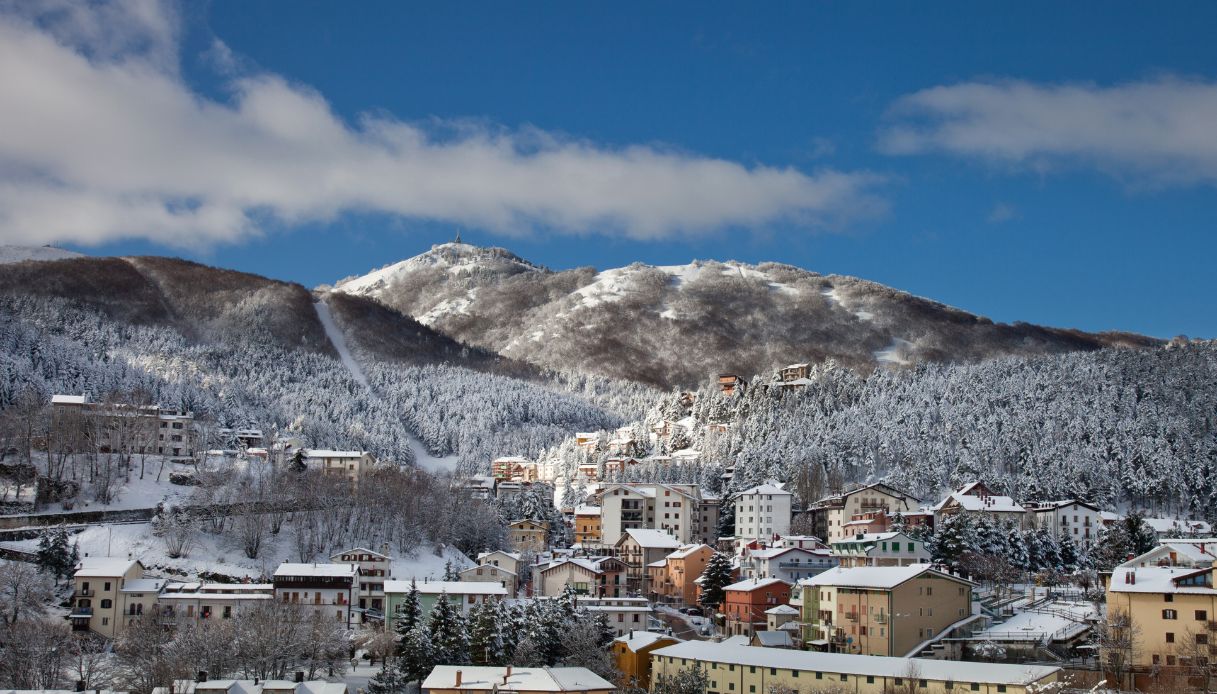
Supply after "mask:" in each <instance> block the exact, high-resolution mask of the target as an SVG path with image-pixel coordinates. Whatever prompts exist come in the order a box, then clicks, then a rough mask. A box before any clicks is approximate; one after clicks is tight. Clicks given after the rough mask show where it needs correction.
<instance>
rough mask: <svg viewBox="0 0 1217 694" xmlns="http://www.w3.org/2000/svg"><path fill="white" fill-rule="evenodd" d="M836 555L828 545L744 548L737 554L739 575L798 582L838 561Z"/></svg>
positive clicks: (832, 565)
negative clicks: (738, 556)
mask: <svg viewBox="0 0 1217 694" xmlns="http://www.w3.org/2000/svg"><path fill="white" fill-rule="evenodd" d="M837 563H838V562H837V558H836V557H834V556H833V555H832V553H831V552H830V551H829V550H827V549H821V548H816V549H804V548H802V547H765V548H763V549H749V548H745V549H744V550H743V554H741V555H740V562H739V567H740V577H741V578H780V579H782V580H783V581H786V582H787V583H792V584H793V583H798V582H799V581H800V580H802V579H804V578H811V577H812V576H815V575H816V574H818V573H821V572H823V571H827V570H829V569H831V568H832V567H834V566H836V565H837Z"/></svg>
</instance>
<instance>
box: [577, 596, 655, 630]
mask: <svg viewBox="0 0 1217 694" xmlns="http://www.w3.org/2000/svg"><path fill="white" fill-rule="evenodd" d="M575 606H576V607H578V608H579V609H583V610H587V611H588V612H598V613H601V614H604V615H605V617H607V618H608V624H609V627H610V628H611V629H612V630H613V633H614V634H615V635H617V636H624V635H626V634H628V633H630V631H645V630H646V629H647V628H648V626H647V625H648V624H649V623H650V621H651V615H653V614H655V610H654V609H652V608H651V603H650V602H648V601H647V599H646V598H585V597H582V596H580V597H577V598H575Z"/></svg>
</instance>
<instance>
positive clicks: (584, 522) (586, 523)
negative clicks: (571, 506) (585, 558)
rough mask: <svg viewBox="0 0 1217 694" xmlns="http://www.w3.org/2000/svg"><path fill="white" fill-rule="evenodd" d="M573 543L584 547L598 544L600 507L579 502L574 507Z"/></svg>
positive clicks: (593, 546) (587, 547) (595, 546)
mask: <svg viewBox="0 0 1217 694" xmlns="http://www.w3.org/2000/svg"><path fill="white" fill-rule="evenodd" d="M574 516H575V518H574V525H575V544H577V545H579V546H580V547H583V548H584V549H589V548H597V547H599V546H600V537H601V530H600V507H599V506H590V505H588V504H580V505H578V506H576V507H575V514H574Z"/></svg>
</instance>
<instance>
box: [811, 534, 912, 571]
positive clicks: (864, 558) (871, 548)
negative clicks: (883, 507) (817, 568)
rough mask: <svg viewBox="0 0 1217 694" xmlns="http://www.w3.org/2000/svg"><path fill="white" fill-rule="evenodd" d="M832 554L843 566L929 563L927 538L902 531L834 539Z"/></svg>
mask: <svg viewBox="0 0 1217 694" xmlns="http://www.w3.org/2000/svg"><path fill="white" fill-rule="evenodd" d="M832 556H834V557H836V558H837V560H838V561H840V563H841V566H844V567H853V566H908V565H909V564H926V563H929V561H930V551H929V550H927V549H926V548H925V542H923V541H921V540H914V539H913V538H911V537H909V536H908V535H906V534H904V533H902V532H889V533H875V534H862V535H854V536H853V537H850V538H847V539H844V540H836V541H835V542H833V543H832Z"/></svg>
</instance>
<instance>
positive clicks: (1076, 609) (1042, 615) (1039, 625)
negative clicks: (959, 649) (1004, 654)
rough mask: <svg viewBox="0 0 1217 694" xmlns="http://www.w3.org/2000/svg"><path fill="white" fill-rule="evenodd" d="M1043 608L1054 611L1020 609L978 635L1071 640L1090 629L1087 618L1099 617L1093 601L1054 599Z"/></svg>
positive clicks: (979, 637)
mask: <svg viewBox="0 0 1217 694" xmlns="http://www.w3.org/2000/svg"><path fill="white" fill-rule="evenodd" d="M1039 609H1044V610H1050V611H1044V612H1020V613H1018V614H1016V615H1014V616H1013V617H1011V618H1009V619H1007V620H1006V621H1004V622H1002V623H1000V624H994V625H993V626H991V627H989V628H988V629H985V630H984V631H981V632H979V633H977V634H976V636H975V637H974V638H977V639H986V640H990V641H1032V640H1034V641H1046V640H1049V639H1056V640H1060V639H1068V638H1073V637H1074V636H1077V635H1078V634H1080V633H1082V632H1084V631H1086V630H1087V629H1089V628H1090V625H1089V624H1088V623H1087V622H1086V621H1085V620H1087V619H1097V618H1098V616H1097V615H1096V614H1095V612H1094V606H1093V605H1091V604H1090V603H1065V602H1053V603H1049V604H1047V605H1044V606H1041V608H1039Z"/></svg>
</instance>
